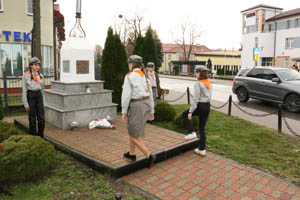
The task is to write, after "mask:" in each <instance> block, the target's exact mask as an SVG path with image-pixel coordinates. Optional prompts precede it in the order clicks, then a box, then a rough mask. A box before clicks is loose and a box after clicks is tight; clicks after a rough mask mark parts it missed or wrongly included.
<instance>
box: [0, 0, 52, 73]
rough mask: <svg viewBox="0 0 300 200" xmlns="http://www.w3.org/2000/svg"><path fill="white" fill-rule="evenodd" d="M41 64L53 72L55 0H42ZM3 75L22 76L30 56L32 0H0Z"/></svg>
mask: <svg viewBox="0 0 300 200" xmlns="http://www.w3.org/2000/svg"><path fill="white" fill-rule="evenodd" d="M40 13H41V52H42V54H41V66H42V70H43V73H44V75H46V76H47V75H51V73H53V62H54V59H53V54H54V50H53V0H43V1H41V11H40ZM0 21H1V23H0V65H1V67H0V77H2V74H3V71H5V72H6V76H7V77H8V78H17V77H22V75H23V72H24V70H26V68H27V67H28V62H29V59H30V57H31V41H32V34H31V30H32V26H33V6H32V0H0Z"/></svg>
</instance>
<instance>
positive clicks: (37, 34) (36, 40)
mask: <svg viewBox="0 0 300 200" xmlns="http://www.w3.org/2000/svg"><path fill="white" fill-rule="evenodd" d="M40 5H41V4H40V0H32V8H33V28H32V43H31V55H32V57H33V56H36V57H38V58H39V59H40V60H41V57H42V56H41V7H40Z"/></svg>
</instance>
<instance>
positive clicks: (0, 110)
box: [0, 93, 4, 120]
mask: <svg viewBox="0 0 300 200" xmlns="http://www.w3.org/2000/svg"><path fill="white" fill-rule="evenodd" d="M3 118H4V108H3V104H2V96H1V93H0V120H2V119H3Z"/></svg>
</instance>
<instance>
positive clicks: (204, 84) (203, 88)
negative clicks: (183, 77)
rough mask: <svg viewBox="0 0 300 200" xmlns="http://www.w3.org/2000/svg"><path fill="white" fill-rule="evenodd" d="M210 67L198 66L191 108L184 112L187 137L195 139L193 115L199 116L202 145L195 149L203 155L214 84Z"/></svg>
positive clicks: (204, 153)
mask: <svg viewBox="0 0 300 200" xmlns="http://www.w3.org/2000/svg"><path fill="white" fill-rule="evenodd" d="M207 72H208V69H207V68H206V67H205V66H197V67H196V69H195V75H196V77H197V82H196V83H195V85H194V97H193V101H192V104H191V106H190V108H189V109H188V110H186V111H184V112H183V113H182V117H183V122H184V125H185V127H186V128H187V129H188V132H189V134H188V135H186V136H185V139H194V138H196V137H197V134H196V132H195V130H194V128H193V126H192V123H191V120H192V116H195V115H196V116H198V117H199V131H200V145H199V148H197V149H195V153H196V154H198V155H201V156H205V155H206V150H205V148H206V147H205V146H206V134H205V125H206V122H207V119H208V116H209V112H210V100H211V92H212V86H211V84H210V82H209V80H208V78H207Z"/></svg>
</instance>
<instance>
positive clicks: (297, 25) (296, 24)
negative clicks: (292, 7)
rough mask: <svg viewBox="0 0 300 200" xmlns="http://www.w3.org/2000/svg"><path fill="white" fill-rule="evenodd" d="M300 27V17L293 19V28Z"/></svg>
mask: <svg viewBox="0 0 300 200" xmlns="http://www.w3.org/2000/svg"><path fill="white" fill-rule="evenodd" d="M298 27H300V18H298V19H295V28H298Z"/></svg>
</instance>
